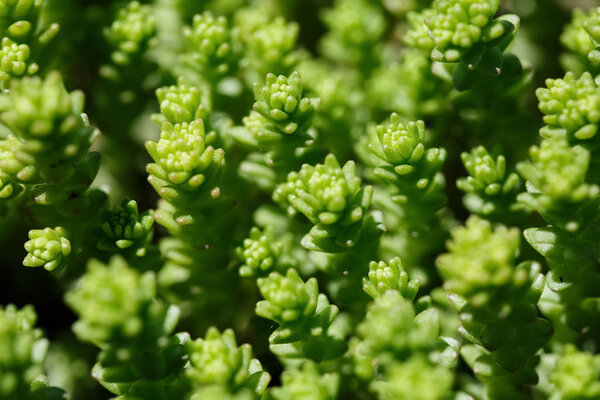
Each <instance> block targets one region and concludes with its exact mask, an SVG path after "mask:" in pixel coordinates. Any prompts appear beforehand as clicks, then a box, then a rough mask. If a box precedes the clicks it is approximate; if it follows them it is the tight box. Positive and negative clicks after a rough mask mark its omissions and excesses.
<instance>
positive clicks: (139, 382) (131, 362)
mask: <svg viewBox="0 0 600 400" xmlns="http://www.w3.org/2000/svg"><path fill="white" fill-rule="evenodd" d="M155 296H156V281H155V277H154V274H152V273H151V272H147V273H145V274H140V273H139V272H138V271H136V270H134V269H132V268H130V267H129V266H128V265H127V264H126V263H125V261H124V260H123V259H121V258H118V257H114V258H113V259H111V261H110V263H109V264H108V265H104V264H102V263H100V262H98V261H92V262H90V263H89V265H88V269H87V272H86V274H84V275H83V277H82V278H81V280H80V281H79V282H78V283H77V285H76V286H75V287H74V288H73V289H71V290H70V291H69V292H67V295H66V302H67V303H68V304H69V305H70V306H71V307H72V308H73V310H74V311H75V312H76V314H77V315H78V317H79V319H78V320H77V322H75V324H74V325H73V331H74V332H75V334H76V335H77V337H78V338H80V339H81V340H84V341H87V342H91V343H93V344H95V345H96V346H98V347H100V348H101V349H102V351H101V353H100V355H99V357H98V363H97V364H96V365H95V366H94V369H93V372H94V375H95V377H96V379H98V380H99V381H100V383H102V385H103V386H104V387H106V388H107V389H108V390H109V391H111V392H112V393H114V394H117V395H126V394H131V395H135V394H136V393H137V392H138V391H142V392H143V391H144V390H148V388H151V387H153V386H154V385H155V383H154V382H157V383H158V382H159V381H162V383H158V386H159V387H160V388H161V392H162V391H163V390H164V391H167V392H168V391H169V390H170V388H169V385H171V384H172V382H171V381H172V380H173V379H174V374H176V373H177V372H178V371H180V370H181V369H182V368H183V366H184V365H185V363H186V361H187V352H186V348H185V343H186V342H187V341H188V340H189V335H187V334H178V335H171V333H172V331H173V329H174V328H175V325H176V324H177V321H178V318H179V311H178V309H177V308H176V307H174V306H171V307H166V306H165V305H164V304H162V303H161V302H160V301H157V300H156V299H155ZM156 389H158V387H157V388H156ZM161 398H162V397H161Z"/></svg>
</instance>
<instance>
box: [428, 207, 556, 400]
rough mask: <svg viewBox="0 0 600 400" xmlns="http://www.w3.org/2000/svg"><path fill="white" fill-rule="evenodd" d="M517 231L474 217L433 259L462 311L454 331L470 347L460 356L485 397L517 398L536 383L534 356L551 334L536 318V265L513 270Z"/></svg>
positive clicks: (539, 281) (543, 321) (538, 289)
mask: <svg viewBox="0 0 600 400" xmlns="http://www.w3.org/2000/svg"><path fill="white" fill-rule="evenodd" d="M519 236H520V232H519V231H518V229H516V228H512V229H506V228H504V227H502V226H500V227H498V228H496V229H493V228H492V226H491V224H490V223H489V222H487V221H485V220H481V219H479V218H478V217H475V216H472V217H470V218H469V219H468V220H467V224H466V226H465V227H459V228H456V229H454V230H453V231H452V240H451V241H449V242H448V250H449V251H450V252H449V253H447V254H443V255H441V256H439V257H438V259H437V266H438V269H439V271H440V273H441V275H442V277H443V278H444V287H445V288H446V289H447V290H448V291H449V292H450V293H451V295H450V296H451V297H450V300H451V301H452V303H453V304H454V306H455V307H456V309H457V310H458V311H459V312H460V317H459V318H460V321H461V325H460V327H459V329H458V332H459V333H460V334H461V335H462V336H463V337H464V338H465V339H466V340H468V341H470V342H472V343H473V345H470V346H465V347H464V348H463V349H462V355H463V357H464V358H465V360H466V362H467V364H469V366H470V367H471V368H472V369H473V371H474V372H475V375H476V376H477V377H478V378H479V379H481V380H482V381H483V382H485V383H486V384H487V396H488V397H489V398H498V399H501V398H506V396H514V397H512V398H520V397H519V396H520V395H519V392H520V389H519V388H520V387H523V386H526V385H533V384H535V383H536V382H537V379H538V378H537V375H536V373H535V369H534V368H535V365H536V364H537V362H538V357H537V356H536V355H535V354H536V353H537V352H538V350H539V349H540V348H541V347H542V346H543V344H544V343H545V342H546V341H547V340H548V339H549V338H550V336H551V335H552V333H553V328H552V324H551V323H550V322H549V321H547V320H546V319H543V318H540V317H538V310H537V308H536V303H537V301H538V300H539V298H540V296H541V294H542V289H543V287H544V276H543V275H542V274H541V273H540V266H539V265H537V264H536V263H533V262H527V261H526V262H523V263H521V264H519V265H517V266H515V262H516V257H517V255H518V251H519V242H520V238H519Z"/></svg>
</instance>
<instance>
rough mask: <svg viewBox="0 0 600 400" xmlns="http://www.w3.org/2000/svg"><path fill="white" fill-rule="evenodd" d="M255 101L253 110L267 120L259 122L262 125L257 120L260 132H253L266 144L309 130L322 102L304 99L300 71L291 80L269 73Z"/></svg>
mask: <svg viewBox="0 0 600 400" xmlns="http://www.w3.org/2000/svg"><path fill="white" fill-rule="evenodd" d="M254 99H255V100H256V102H255V103H254V106H253V107H252V108H253V109H254V111H256V112H257V113H258V114H260V116H261V117H262V118H263V119H262V120H261V119H258V120H259V121H261V122H260V123H258V122H256V120H255V122H254V124H257V125H259V127H258V128H257V129H256V128H255V129H252V128H251V127H249V129H250V130H251V131H253V133H254V134H255V135H257V136H259V137H260V138H261V139H262V140H263V141H267V140H269V139H270V138H272V137H273V136H275V137H278V136H279V135H281V134H288V135H290V134H293V133H295V132H297V131H298V132H303V131H305V130H306V129H307V125H308V124H309V123H310V121H311V118H312V116H313V114H314V112H315V108H316V107H317V106H318V100H314V99H309V98H303V97H302V81H301V80H300V74H299V73H298V72H296V71H294V72H293V73H292V74H291V75H290V76H289V78H287V77H285V76H283V75H279V76H275V75H274V74H271V73H269V74H267V78H266V82H265V85H264V86H261V85H259V84H255V85H254ZM246 124H247V126H248V124H249V122H248V123H246ZM254 124H253V125H254ZM278 134H279V135H278ZM259 140H260V139H259Z"/></svg>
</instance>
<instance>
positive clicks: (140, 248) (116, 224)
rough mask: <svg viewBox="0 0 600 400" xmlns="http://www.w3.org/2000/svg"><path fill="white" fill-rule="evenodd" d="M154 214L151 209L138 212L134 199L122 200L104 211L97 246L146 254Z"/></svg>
mask: <svg viewBox="0 0 600 400" xmlns="http://www.w3.org/2000/svg"><path fill="white" fill-rule="evenodd" d="M152 225H154V216H153V214H152V212H151V211H146V212H144V213H142V214H140V212H139V210H138V206H137V202H136V201H135V200H127V199H125V200H123V201H122V202H121V204H118V205H116V206H115V207H114V208H113V209H112V210H111V211H108V210H107V211H106V212H105V215H104V222H103V224H102V232H103V233H104V235H103V236H102V238H101V239H100V240H99V241H98V248H99V249H101V250H104V251H111V252H116V253H118V252H128V251H132V252H133V253H134V254H135V255H136V256H138V257H143V256H144V255H146V249H147V247H148V246H149V245H150V242H151V241H152V234H153V229H152Z"/></svg>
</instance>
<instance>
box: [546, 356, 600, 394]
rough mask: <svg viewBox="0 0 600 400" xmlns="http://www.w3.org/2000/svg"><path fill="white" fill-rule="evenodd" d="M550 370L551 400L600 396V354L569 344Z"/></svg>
mask: <svg viewBox="0 0 600 400" xmlns="http://www.w3.org/2000/svg"><path fill="white" fill-rule="evenodd" d="M555 362H556V364H555V369H554V370H553V371H551V372H550V381H551V382H552V384H553V386H552V389H553V392H552V394H551V395H550V397H549V398H550V400H575V399H582V400H591V399H594V398H596V397H598V396H600V381H599V378H600V356H598V355H594V354H592V353H588V352H585V351H579V350H577V348H576V347H575V346H574V345H573V344H567V345H565V347H564V348H563V349H562V351H561V353H560V354H559V355H558V357H557V359H556V361H555Z"/></svg>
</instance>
